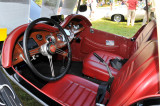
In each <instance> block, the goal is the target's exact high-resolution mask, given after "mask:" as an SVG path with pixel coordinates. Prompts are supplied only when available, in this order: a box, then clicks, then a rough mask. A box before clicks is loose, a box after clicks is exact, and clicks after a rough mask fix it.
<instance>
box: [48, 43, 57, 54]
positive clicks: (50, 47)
mask: <svg viewBox="0 0 160 106" xmlns="http://www.w3.org/2000/svg"><path fill="white" fill-rule="evenodd" d="M48 52H49V53H50V54H54V53H55V52H56V47H55V45H54V44H49V45H48Z"/></svg>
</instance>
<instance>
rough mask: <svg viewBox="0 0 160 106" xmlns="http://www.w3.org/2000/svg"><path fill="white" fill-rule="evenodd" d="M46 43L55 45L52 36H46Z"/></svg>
mask: <svg viewBox="0 0 160 106" xmlns="http://www.w3.org/2000/svg"><path fill="white" fill-rule="evenodd" d="M46 41H47V42H49V43H55V42H56V39H55V38H54V36H50V35H48V36H46Z"/></svg>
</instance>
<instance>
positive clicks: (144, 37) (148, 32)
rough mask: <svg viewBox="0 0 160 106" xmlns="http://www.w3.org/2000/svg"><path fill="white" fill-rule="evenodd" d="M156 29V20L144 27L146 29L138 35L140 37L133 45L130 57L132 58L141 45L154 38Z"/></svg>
mask: <svg viewBox="0 0 160 106" xmlns="http://www.w3.org/2000/svg"><path fill="white" fill-rule="evenodd" d="M155 28H156V22H155V21H154V20H153V21H151V22H149V23H148V24H147V25H146V26H145V27H144V29H143V30H142V31H141V33H140V34H139V35H138V37H137V38H136V40H135V42H134V43H133V45H132V47H131V50H130V56H132V55H133V54H134V52H135V51H136V50H137V49H138V48H139V47H140V46H141V44H143V43H145V42H147V41H148V40H150V37H151V36H152V33H153V31H154V29H155Z"/></svg>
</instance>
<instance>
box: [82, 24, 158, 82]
mask: <svg viewBox="0 0 160 106" xmlns="http://www.w3.org/2000/svg"><path fill="white" fill-rule="evenodd" d="M155 28H156V22H155V21H151V22H149V23H148V24H147V25H146V26H145V28H144V29H143V30H142V32H141V33H140V34H139V36H138V37H137V38H136V40H135V42H133V44H132V47H130V48H131V49H130V53H129V56H130V57H131V56H132V55H133V54H134V53H135V52H136V51H137V50H138V49H139V48H140V47H141V45H143V43H145V42H147V41H148V40H149V39H152V33H153V31H154V33H155V32H156V30H155ZM153 36H155V34H153ZM95 52H96V53H97V54H98V55H100V56H101V57H102V58H103V59H104V60H105V62H106V63H108V64H109V62H110V59H114V58H116V57H118V58H120V59H123V57H121V56H118V55H115V54H113V53H109V52H105V51H95ZM110 68H111V72H112V74H113V76H116V75H117V73H118V72H119V71H118V70H116V69H114V68H112V67H110ZM82 72H83V74H84V75H86V76H89V77H92V78H96V79H98V80H102V81H107V80H108V79H109V74H108V71H107V70H106V67H105V66H104V65H103V64H102V63H101V62H100V61H99V60H98V59H97V58H95V56H94V55H93V53H91V54H89V55H88V56H87V57H86V58H85V59H84V60H83V70H82Z"/></svg>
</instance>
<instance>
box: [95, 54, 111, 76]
mask: <svg viewBox="0 0 160 106" xmlns="http://www.w3.org/2000/svg"><path fill="white" fill-rule="evenodd" d="M93 55H94V56H95V57H96V58H97V59H98V60H99V61H100V62H102V63H103V64H104V65H105V66H106V68H107V71H108V73H109V76H110V78H114V77H113V75H112V73H111V70H110V68H109V66H108V64H107V63H106V62H105V61H104V60H103V59H102V58H101V57H100V56H99V55H98V54H97V53H93Z"/></svg>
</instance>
